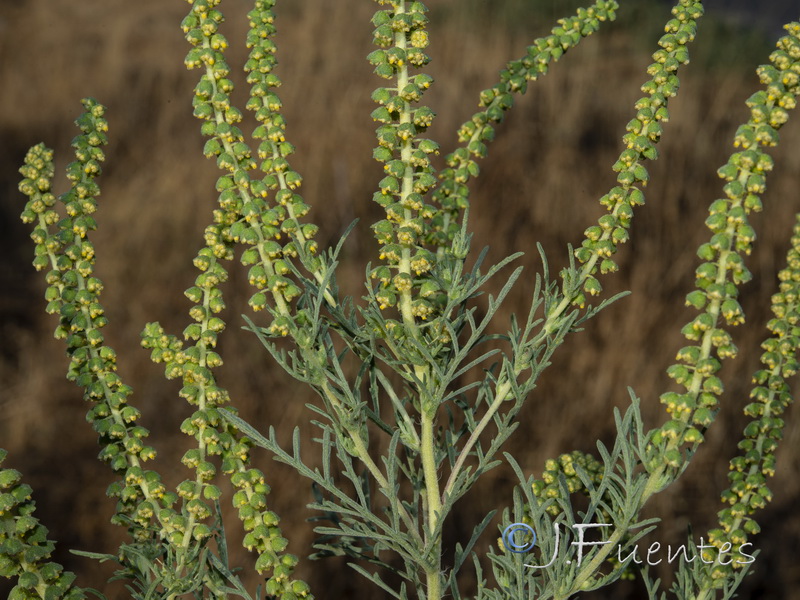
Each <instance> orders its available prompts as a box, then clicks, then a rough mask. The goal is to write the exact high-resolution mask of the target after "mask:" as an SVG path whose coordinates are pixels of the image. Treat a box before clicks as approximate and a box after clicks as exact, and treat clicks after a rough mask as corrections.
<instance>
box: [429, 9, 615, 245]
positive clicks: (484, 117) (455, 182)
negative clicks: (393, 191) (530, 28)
mask: <svg viewBox="0 0 800 600" xmlns="http://www.w3.org/2000/svg"><path fill="white" fill-rule="evenodd" d="M618 8H619V5H618V4H617V2H616V1H615V0H598V1H597V2H595V3H594V4H592V5H591V6H589V7H588V8H580V9H578V11H577V13H576V14H575V16H572V17H568V18H565V19H559V21H558V25H557V26H556V27H554V28H553V30H552V31H551V33H550V35H548V36H545V37H542V38H539V39H537V40H535V41H534V43H533V44H531V45H530V46H528V48H527V53H526V55H525V56H524V57H522V58H521V59H519V60H514V61H511V62H509V63H508V65H506V68H505V69H504V70H503V71H501V73H500V82H499V83H497V84H496V85H494V86H493V87H491V88H488V89H486V90H484V91H483V92H481V95H480V106H481V110H480V111H478V112H477V113H475V114H474V115H473V116H472V119H471V120H469V121H467V122H466V123H464V124H463V125H462V126H461V127H460V128H459V130H458V141H459V142H460V143H461V144H463V146H462V147H460V148H458V149H457V150H455V151H454V152H452V153H450V154H448V155H447V156H446V162H447V168H446V169H443V170H442V171H441V173H439V179H440V185H439V187H438V188H437V189H436V192H435V193H434V195H433V199H434V204H436V205H437V206H439V207H441V209H442V212H441V213H440V214H439V215H437V220H436V221H434V223H433V225H434V227H433V232H434V234H435V237H432V238H431V239H429V240H428V241H429V242H430V243H431V244H434V245H437V246H439V247H445V246H446V245H447V244H448V243H449V241H450V240H452V238H453V236H454V235H455V233H456V232H457V231H458V230H459V225H458V215H459V213H460V211H462V210H464V209H465V208H466V207H467V206H468V204H469V200H468V197H469V188H468V187H467V183H468V182H469V180H470V179H471V178H472V177H475V176H477V175H478V173H479V167H478V164H477V163H476V162H475V159H480V158H484V157H485V156H486V153H487V146H486V144H487V142H490V141H491V140H493V139H494V124H499V123H501V122H502V121H503V119H504V118H505V113H506V111H507V110H508V109H509V108H511V107H512V106H513V104H514V97H513V95H512V94H514V93H519V94H524V93H525V91H526V90H527V87H528V81H536V80H537V79H538V78H539V77H540V76H542V75H545V74H546V73H547V72H548V70H549V68H550V64H551V63H554V62H556V61H558V60H559V59H560V58H561V57H562V56H563V55H564V54H565V53H566V52H567V51H568V50H570V49H571V48H574V47H575V46H577V45H578V43H579V42H580V41H581V40H582V39H583V38H585V37H588V36H590V35H592V34H593V33H595V32H596V31H597V30H598V29H599V28H600V23H602V22H604V21H613V20H614V19H616V11H617V9H618Z"/></svg>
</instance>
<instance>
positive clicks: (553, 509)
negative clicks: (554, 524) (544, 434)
mask: <svg viewBox="0 0 800 600" xmlns="http://www.w3.org/2000/svg"><path fill="white" fill-rule="evenodd" d="M576 467H578V468H579V469H580V470H582V471H583V473H584V474H585V475H586V476H587V477H588V478H589V481H591V482H592V484H599V483H600V481H601V480H602V479H603V471H604V468H603V463H602V462H600V461H599V460H597V459H596V458H595V457H594V456H592V455H591V454H587V453H585V452H580V451H578V450H575V451H573V452H570V453H568V454H562V455H561V456H559V457H558V458H556V459H550V460H548V461H546V462H545V465H544V469H545V470H544V473H542V478H541V479H536V480H534V482H533V493H534V495H535V496H536V497H537V498H541V499H546V498H561V496H562V488H561V478H562V477H563V478H564V481H565V482H566V484H567V492H568V493H569V494H574V493H576V492H579V491H586V486H585V485H584V483H583V481H582V480H581V478H580V476H579V475H578V471H577V470H576ZM562 510H563V509H562V508H561V507H560V506H558V504H551V505H550V506H548V507H547V512H548V513H550V514H551V515H553V516H556V515H558V514H559V513H560V512H562Z"/></svg>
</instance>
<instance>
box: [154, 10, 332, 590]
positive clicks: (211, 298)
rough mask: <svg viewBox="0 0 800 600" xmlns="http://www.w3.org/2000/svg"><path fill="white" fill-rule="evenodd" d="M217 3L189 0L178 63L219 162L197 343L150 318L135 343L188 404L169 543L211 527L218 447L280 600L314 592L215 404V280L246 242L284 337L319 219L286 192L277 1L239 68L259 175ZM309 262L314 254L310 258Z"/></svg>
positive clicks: (200, 286) (253, 33)
mask: <svg viewBox="0 0 800 600" xmlns="http://www.w3.org/2000/svg"><path fill="white" fill-rule="evenodd" d="M218 3H219V2H218V0H216V1H215V0H208V1H206V0H197V1H194V2H191V4H192V9H191V12H190V13H189V15H188V16H187V17H186V18H185V19H184V21H183V23H182V26H183V29H184V32H185V34H186V38H187V40H188V41H189V42H190V43H191V44H192V45H193V48H192V50H190V52H189V54H188V55H187V58H186V61H185V62H186V65H187V66H188V67H189V68H196V67H197V68H203V69H204V71H205V72H204V74H203V75H202V77H201V80H200V82H199V83H198V85H197V87H196V88H195V96H194V101H193V104H194V112H195V115H196V116H197V117H198V118H200V119H202V120H203V121H204V123H203V126H202V130H203V133H204V134H206V135H208V136H209V138H210V139H209V140H208V142H207V143H206V146H205V150H204V153H205V155H206V156H207V157H214V158H216V162H217V165H218V166H219V167H220V168H221V169H223V170H224V171H225V172H226V173H225V175H223V176H222V177H220V178H219V179H218V181H217V191H218V192H219V193H220V196H219V208H218V209H217V210H215V211H214V215H213V216H214V223H213V224H212V225H210V226H208V227H207V228H206V231H205V243H206V245H205V247H204V248H202V249H201V250H200V252H199V253H198V255H197V257H196V258H195V260H194V265H195V267H197V269H198V270H199V271H200V274H199V275H198V276H197V278H196V280H195V285H194V286H192V287H191V288H189V289H188V290H186V292H185V293H186V296H187V297H188V298H189V299H190V300H191V301H192V302H193V303H194V306H193V307H192V308H191V310H190V311H189V314H190V316H191V317H192V319H193V320H194V323H192V324H190V325H189V326H188V327H187V328H186V329H185V330H184V332H183V336H184V338H185V340H186V341H188V342H193V343H192V345H190V346H188V347H184V345H183V342H181V341H180V340H178V339H177V338H176V337H175V336H172V335H167V334H166V333H165V332H164V330H163V328H162V327H161V326H160V325H159V324H157V323H150V324H148V325H147V327H146V328H145V330H144V332H143V334H142V345H143V346H144V347H146V348H149V349H151V358H152V359H153V361H154V362H157V363H164V364H165V374H166V376H167V377H168V378H176V377H181V378H182V380H183V387H182V388H181V392H180V395H181V396H182V397H183V398H184V399H185V400H186V401H187V402H188V403H189V404H191V405H193V406H194V407H196V410H195V412H194V413H193V414H192V415H191V416H190V417H189V418H187V419H186V420H185V421H184V423H183V424H182V426H181V430H182V431H183V432H184V433H185V434H187V435H190V436H192V437H194V438H195V440H196V442H197V446H196V447H195V448H192V449H190V450H188V451H187V452H186V453H185V455H184V456H183V459H182V462H183V464H184V465H186V466H187V467H189V468H190V469H193V470H194V473H195V476H194V478H193V479H190V480H186V481H184V482H183V483H181V484H180V485H179V486H178V494H179V495H180V496H181V498H182V499H183V511H182V514H181V515H180V516H178V515H175V516H173V518H172V519H171V521H170V523H169V525H170V531H169V536H170V541H171V542H172V543H173V544H176V545H186V544H187V543H188V539H189V538H193V539H195V540H197V541H202V540H204V539H205V538H207V537H209V536H211V535H212V534H213V530H212V529H211V528H210V527H209V525H208V524H207V522H208V520H209V519H210V517H211V516H212V514H213V507H212V506H211V503H213V502H215V501H216V500H217V499H218V498H219V497H220V495H221V492H220V489H219V487H217V486H216V485H214V484H213V483H212V481H213V480H214V478H215V476H216V473H217V466H216V465H215V463H214V462H212V460H213V458H214V457H219V459H218V460H219V462H220V464H221V471H222V472H223V473H224V474H226V475H228V476H230V477H231V481H232V483H233V485H234V487H235V488H236V489H237V492H236V493H235V494H234V497H233V503H234V506H235V507H236V508H237V509H238V511H239V516H240V518H241V520H242V523H243V526H244V528H245V531H246V532H247V533H246V534H245V538H244V542H243V543H244V545H245V547H246V548H248V549H249V550H254V551H256V552H257V553H258V559H257V561H256V569H257V570H258V571H259V572H265V571H271V573H272V575H271V577H270V579H269V580H268V582H267V589H268V593H269V594H270V595H273V596H276V597H280V598H286V599H290V598H297V597H310V594H309V589H308V586H307V585H306V584H305V583H304V582H301V581H294V580H292V579H291V574H292V571H293V568H294V566H295V565H296V563H297V558H296V557H294V556H292V555H289V554H286V555H284V554H283V551H284V550H285V549H286V546H287V544H288V542H287V540H286V539H285V538H284V537H283V536H282V534H281V530H280V528H279V527H278V521H279V519H278V517H277V515H275V513H273V512H272V511H269V510H268V509H267V502H266V495H267V494H268V493H269V491H270V490H269V486H268V485H267V484H266V482H265V479H264V475H263V473H261V471H259V470H258V469H255V468H251V467H250V466H249V462H250V447H251V442H250V440H249V439H247V438H246V437H243V436H241V435H240V434H239V433H238V432H237V431H236V430H235V428H234V427H232V426H231V425H230V424H229V423H228V422H227V421H225V420H224V419H223V418H222V416H221V414H220V410H219V407H220V406H222V405H224V404H226V403H228V401H229V396H228V393H227V391H226V390H225V389H223V388H222V387H220V386H218V385H217V382H216V378H215V376H214V374H213V369H214V368H216V367H218V366H220V365H221V364H222V359H221V357H220V356H219V354H218V353H217V352H215V350H214V349H215V348H216V345H217V341H218V336H219V334H220V333H221V332H222V331H223V330H224V328H225V323H224V321H223V320H222V319H221V318H220V317H219V316H218V315H219V313H220V312H221V311H222V310H223V309H224V307H225V304H224V300H223V297H222V291H221V289H220V285H221V284H222V283H223V282H224V281H225V280H226V279H227V277H228V275H227V270H226V269H225V267H224V265H223V261H226V260H230V259H232V257H233V250H234V247H235V244H237V243H239V242H242V243H244V244H246V245H249V246H251V248H248V250H247V251H246V252H245V253H244V255H243V257H242V262H243V263H244V264H247V265H253V266H252V268H251V269H250V273H249V279H250V282H251V283H252V284H253V285H254V286H255V287H256V288H257V289H258V292H257V293H256V295H255V296H253V298H251V300H250V304H251V306H252V307H253V308H254V309H255V310H259V309H261V308H264V307H266V305H267V294H269V295H271V297H272V299H273V302H274V305H275V307H274V309H271V310H272V311H273V314H274V315H275V317H276V318H275V320H274V322H273V325H272V330H273V333H276V334H281V335H286V334H288V333H289V327H290V324H291V321H290V320H289V315H290V308H289V307H290V304H291V302H292V300H293V299H294V298H296V297H297V296H299V295H300V289H299V288H298V287H297V286H296V285H295V284H294V283H292V282H291V280H289V279H288V278H287V277H286V275H287V274H288V273H289V271H290V267H289V265H288V264H287V261H288V260H290V257H294V256H298V255H302V257H303V258H308V257H310V256H311V255H312V254H313V253H314V252H315V251H316V244H315V242H314V241H313V240H312V239H311V236H313V234H314V232H315V229H316V228H315V227H314V226H310V225H305V226H301V225H300V224H299V222H298V218H299V217H301V216H303V215H304V214H305V213H306V212H307V211H308V207H307V206H306V205H305V204H303V202H302V198H300V197H299V196H298V195H297V194H294V193H293V192H292V190H294V189H296V188H297V187H298V186H299V185H300V182H301V178H300V176H299V174H297V173H296V172H294V171H291V170H290V169H289V166H288V162H287V161H286V156H288V155H289V154H291V152H292V151H293V148H292V146H291V145H290V144H288V143H287V142H286V141H285V139H284V135H283V128H284V123H283V120H282V118H281V117H280V115H279V113H278V112H277V108H279V106H280V102H279V100H278V99H277V96H275V94H274V93H273V92H272V91H271V88H273V87H276V86H277V85H279V83H280V82H279V80H277V79H276V78H274V76H273V75H271V73H270V72H271V70H272V67H273V65H274V62H275V61H274V58H273V56H272V53H273V52H274V45H273V44H272V42H271V40H270V38H271V36H272V34H274V28H273V26H272V20H273V15H272V13H271V11H270V10H269V9H270V8H271V6H272V4H273V3H272V2H268V1H260V2H257V3H256V7H255V8H254V10H252V11H251V12H250V13H249V15H248V17H249V19H250V31H249V34H248V46H249V47H250V48H251V54H250V59H249V61H248V63H247V67H246V70H247V71H248V73H249V76H248V80H249V82H250V83H252V84H253V88H252V90H251V100H250V102H249V103H248V108H251V109H252V110H254V111H256V118H257V119H258V120H259V121H260V122H261V125H260V126H259V128H258V129H257V130H256V132H255V133H254V136H255V137H257V138H261V139H263V142H262V144H261V146H260V147H259V149H258V154H259V157H260V158H262V159H263V162H262V165H261V169H262V171H264V172H265V173H266V174H267V175H266V176H265V177H263V178H258V177H253V176H252V173H253V172H254V171H255V169H256V168H257V166H258V165H257V161H256V160H255V159H254V158H253V155H252V151H251V150H250V148H249V146H248V145H247V144H246V143H245V141H244V135H243V133H242V131H241V130H240V129H239V127H238V125H237V124H238V123H239V122H240V121H241V120H242V114H241V112H240V111H238V109H236V108H235V107H234V106H233V105H232V104H231V100H230V93H231V92H232V90H233V83H232V82H231V80H230V79H228V75H229V73H230V69H229V67H228V66H227V64H226V62H225V60H224V55H223V51H224V50H225V48H227V45H228V43H227V40H226V39H225V38H224V36H222V34H220V33H219V32H218V29H219V25H220V23H221V22H222V20H223V16H222V13H220V12H219V11H218V10H217V9H216V8H215V7H216V6H217V4H218ZM276 188H280V189H279V191H278V193H277V199H278V204H277V205H276V206H274V207H269V206H268V205H267V202H266V197H267V195H268V191H269V190H271V189H276ZM282 235H287V236H288V237H289V238H290V241H289V242H288V243H286V244H285V245H283V246H281V245H280V244H279V243H278V240H280V239H281V237H282ZM305 262H306V264H307V265H308V264H315V263H313V261H312V260H311V259H310V258H309V260H307V261H305ZM228 410H230V409H228Z"/></svg>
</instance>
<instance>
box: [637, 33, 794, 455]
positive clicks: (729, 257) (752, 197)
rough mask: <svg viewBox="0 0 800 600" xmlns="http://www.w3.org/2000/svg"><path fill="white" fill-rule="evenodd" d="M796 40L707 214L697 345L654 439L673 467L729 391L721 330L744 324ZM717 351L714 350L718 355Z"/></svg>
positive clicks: (784, 44)
mask: <svg viewBox="0 0 800 600" xmlns="http://www.w3.org/2000/svg"><path fill="white" fill-rule="evenodd" d="M788 29H789V32H790V35H788V36H784V37H783V38H782V39H781V40H780V41H779V42H778V49H777V50H776V51H775V52H773V53H772V55H771V56H770V60H771V61H772V64H771V65H765V66H762V67H759V69H758V74H759V77H760V78H761V81H762V83H763V84H764V85H765V87H766V89H765V90H763V91H759V92H757V93H755V94H754V95H753V96H751V97H750V99H749V100H748V101H747V105H748V107H749V108H750V112H751V116H750V119H749V122H748V123H747V124H745V125H743V126H741V127H740V128H739V129H738V131H737V132H736V136H735V140H734V143H735V145H736V147H739V148H741V149H742V150H741V151H740V152H736V153H734V154H733V155H732V156H731V157H730V160H729V161H728V162H727V164H725V165H724V166H723V167H721V168H720V169H719V171H718V173H719V176H720V178H721V179H723V180H724V181H725V182H726V183H725V185H724V187H723V190H724V192H725V196H726V197H725V198H721V199H719V200H715V201H714V202H713V203H712V204H711V207H710V209H709V213H710V214H709V217H708V219H707V220H706V225H707V226H708V228H709V229H710V230H711V232H712V234H713V235H712V237H711V239H710V241H709V242H708V243H705V244H703V245H702V246H701V247H700V249H699V250H698V256H699V257H700V258H701V259H702V260H703V261H704V262H703V263H702V264H701V265H700V266H699V267H698V268H697V270H696V272H695V277H696V284H697V289H696V290H695V291H693V292H691V293H690V294H688V296H687V298H686V304H687V305H689V306H693V307H694V308H696V309H697V310H698V311H700V312H699V314H698V315H697V317H695V318H694V319H693V320H692V321H691V322H689V323H688V324H687V325H686V326H685V327H684V328H683V329H682V330H681V332H682V333H683V335H684V337H686V339H687V340H689V342H691V344H690V345H689V346H686V347H684V348H682V349H681V350H680V351H679V352H678V356H677V358H678V360H679V361H680V362H679V363H678V364H675V365H673V366H671V367H670V368H669V369H668V374H669V375H670V377H671V378H672V379H674V380H675V381H676V382H677V383H678V384H680V385H682V386H683V387H684V388H685V391H684V392H682V393H677V392H668V393H666V394H663V395H662V396H661V401H662V403H664V404H665V405H666V406H667V411H668V412H669V414H670V416H671V417H672V418H671V419H670V420H669V421H668V422H667V423H665V424H664V425H663V427H662V428H661V430H660V431H659V432H658V433H657V434H656V436H655V437H654V440H653V441H654V443H656V444H660V443H662V442H666V443H667V444H668V448H667V449H666V454H665V459H666V462H667V464H669V465H670V466H672V467H677V466H679V465H680V464H681V463H682V460H683V458H682V455H681V452H680V450H679V447H680V446H681V445H682V444H684V443H686V444H691V445H696V444H698V443H699V442H701V441H702V439H703V435H702V433H701V431H700V428H704V427H707V426H708V425H709V424H710V423H711V421H712V420H713V418H714V415H715V413H716V407H717V398H718V396H719V395H720V394H721V393H722V391H723V386H722V382H721V380H720V379H719V377H717V375H716V373H717V371H719V369H720V366H721V364H720V360H722V359H725V358H729V357H733V356H735V355H736V352H737V349H736V346H735V345H734V343H733V342H732V340H731V336H730V334H729V333H728V332H727V331H726V330H725V329H724V328H723V327H721V326H720V324H719V321H720V317H721V318H722V319H724V321H725V323H726V324H727V325H729V326H735V325H738V324H740V323H742V322H744V314H743V312H742V307H741V306H740V305H739V302H738V300H737V295H738V288H737V286H738V285H739V284H741V283H745V282H747V281H749V280H750V278H751V274H750V271H749V270H748V269H747V267H745V265H744V262H743V259H742V254H745V255H746V254H749V253H750V250H751V245H752V242H753V241H754V240H755V232H754V231H753V228H752V227H751V226H750V223H749V221H748V215H749V214H750V213H751V212H758V211H760V210H761V198H760V196H761V195H762V194H763V193H764V191H765V188H766V176H767V174H768V173H769V171H771V170H772V166H773V161H772V158H771V157H770V156H769V155H768V154H767V153H766V152H765V151H764V150H763V149H762V147H768V146H774V145H775V144H777V142H778V129H779V128H780V127H781V126H782V125H783V124H784V123H785V122H786V121H787V119H788V112H787V111H789V110H791V109H792V108H794V106H795V104H796V96H797V94H798V93H800V40H798V37H797V34H798V29H797V27H796V26H788ZM712 353H715V354H716V356H714V355H713V354H712Z"/></svg>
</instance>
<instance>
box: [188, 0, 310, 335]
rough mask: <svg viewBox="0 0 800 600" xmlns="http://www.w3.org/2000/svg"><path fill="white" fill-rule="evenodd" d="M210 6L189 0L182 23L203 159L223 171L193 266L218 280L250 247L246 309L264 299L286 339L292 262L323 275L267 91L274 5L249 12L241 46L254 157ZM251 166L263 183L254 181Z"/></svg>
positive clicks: (293, 294)
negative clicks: (196, 72)
mask: <svg viewBox="0 0 800 600" xmlns="http://www.w3.org/2000/svg"><path fill="white" fill-rule="evenodd" d="M217 4H218V0H197V1H195V2H192V10H191V12H190V14H189V15H188V16H187V17H186V18H185V19H184V20H183V23H182V27H183V30H184V32H185V34H186V39H187V40H188V41H189V42H190V43H191V44H192V46H193V48H192V49H191V50H190V51H189V53H188V55H187V56H186V60H185V63H186V66H187V67H188V68H190V69H192V68H203V69H204V73H203V75H202V76H201V78H200V82H199V83H198V84H197V86H196V87H195V96H194V100H193V104H194V114H195V116H196V117H198V118H199V119H202V120H203V121H204V123H203V126H202V132H203V134H205V135H207V136H209V138H210V139H209V140H208V141H207V142H206V145H205V148H204V154H205V155H206V156H207V157H209V158H215V159H216V162H217V165H218V166H219V167H220V168H221V169H222V170H224V171H226V173H225V175H223V176H221V177H220V178H219V179H218V181H217V191H218V192H219V193H220V196H219V209H217V210H215V211H214V224H213V225H211V226H209V228H208V229H207V230H206V242H207V249H205V250H204V251H202V252H201V254H202V256H201V257H198V260H199V261H200V263H201V265H200V268H201V270H203V269H205V270H210V271H211V273H212V275H211V278H212V279H214V278H219V277H223V275H222V272H221V269H222V267H221V266H219V262H218V261H219V260H220V259H229V258H230V257H231V256H232V251H231V248H232V245H233V244H234V243H242V244H245V245H247V246H249V248H248V249H247V250H246V251H245V252H244V253H243V255H242V259H241V260H242V263H243V264H244V265H247V266H250V267H251V268H250V272H249V276H248V278H249V281H250V283H251V285H253V286H254V287H255V288H256V289H257V292H256V293H255V294H254V295H253V297H252V298H251V299H250V306H251V307H252V308H253V309H254V310H262V309H264V308H267V307H268V306H269V302H268V297H271V299H272V304H274V308H270V310H271V311H272V312H273V313H274V315H275V319H274V321H273V324H272V326H271V331H272V333H273V334H275V335H288V334H289V333H290V329H291V327H292V318H291V312H290V306H291V303H292V301H293V300H295V299H296V298H297V297H298V296H300V295H301V290H300V288H299V287H298V286H297V284H296V283H294V282H293V281H292V279H291V278H290V274H291V271H292V267H291V260H292V259H293V258H295V257H297V256H298V255H301V258H303V259H305V262H306V265H307V266H310V268H311V269H312V271H315V276H317V279H318V280H320V281H321V280H322V276H321V275H320V274H319V266H320V262H319V260H318V259H315V258H314V256H313V255H314V254H315V253H316V251H317V244H316V242H315V241H314V240H313V236H314V235H315V233H316V231H317V226H316V225H313V224H310V223H306V224H303V223H301V221H300V219H301V218H302V217H303V216H305V215H306V214H307V213H308V211H309V206H308V205H307V204H305V203H304V201H303V198H302V197H301V196H300V195H299V194H297V193H296V191H295V190H297V189H298V188H299V187H300V185H301V184H302V177H301V176H300V174H299V173H297V172H296V171H293V170H292V169H291V167H290V165H289V161H288V157H289V156H290V155H291V154H292V153H293V152H294V147H293V146H292V144H290V143H289V142H287V141H286V138H285V127H286V123H285V120H284V118H283V116H282V115H281V114H280V112H279V109H280V107H281V102H280V99H279V98H278V96H277V95H276V94H275V92H274V89H275V88H277V87H278V86H280V84H281V81H280V79H279V78H278V77H277V76H276V75H275V74H274V73H273V72H272V71H273V68H274V66H275V63H276V59H275V57H274V52H275V45H274V43H273V42H272V36H273V34H274V33H275V28H274V26H273V24H272V23H273V19H274V15H273V13H272V11H271V10H270V9H271V7H272V6H273V5H274V1H272V0H259V1H258V2H256V7H255V8H254V9H253V10H252V11H250V13H249V14H248V18H249V20H250V30H249V32H248V36H247V46H248V47H249V48H250V49H251V50H250V55H249V58H248V61H247V63H246V65H245V70H246V71H247V73H248V78H247V80H248V83H250V84H251V85H252V87H251V90H250V100H249V101H248V103H247V108H248V109H250V110H252V111H253V112H254V113H255V117H256V119H257V120H258V121H259V123H260V125H259V126H258V127H257V128H256V130H255V131H254V132H253V137H254V138H256V139H259V140H261V143H260V145H259V147H258V149H257V154H255V155H254V153H253V152H252V150H251V148H250V146H249V145H248V144H247V143H246V142H245V138H244V135H243V133H242V130H241V129H240V128H239V126H238V123H239V122H240V121H241V120H242V113H241V112H240V111H239V110H238V109H237V108H236V107H235V106H233V105H232V104H231V96H230V94H231V92H232V91H233V82H232V81H231V80H230V79H229V78H228V75H229V74H230V68H229V67H228V65H227V63H226V62H225V57H224V55H223V51H224V50H225V49H226V48H227V46H228V42H227V40H226V39H225V37H224V36H223V35H222V34H221V33H219V32H218V29H219V25H220V23H221V22H222V20H223V16H222V13H220V12H219V11H218V10H216V9H215V8H214V7H215V6H216V5H217ZM256 157H257V158H258V159H259V160H260V161H261V162H260V163H259V162H258V160H256ZM257 168H260V170H261V171H262V172H263V174H264V176H263V177H256V176H254V171H255V170H256V169H257ZM272 190H276V192H275V203H274V205H271V204H269V203H268V201H267V196H268V194H269V192H270V191H272ZM284 236H286V241H285V242H284Z"/></svg>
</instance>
